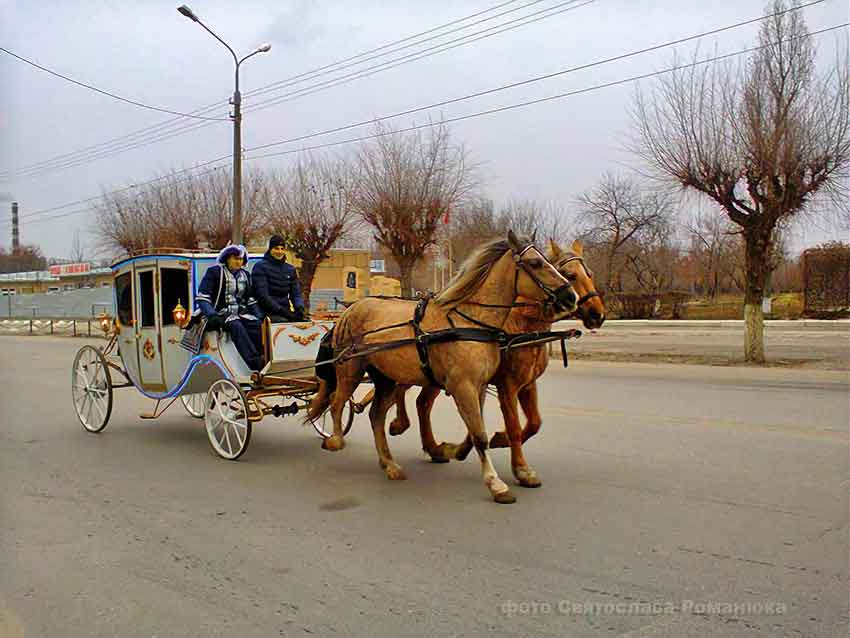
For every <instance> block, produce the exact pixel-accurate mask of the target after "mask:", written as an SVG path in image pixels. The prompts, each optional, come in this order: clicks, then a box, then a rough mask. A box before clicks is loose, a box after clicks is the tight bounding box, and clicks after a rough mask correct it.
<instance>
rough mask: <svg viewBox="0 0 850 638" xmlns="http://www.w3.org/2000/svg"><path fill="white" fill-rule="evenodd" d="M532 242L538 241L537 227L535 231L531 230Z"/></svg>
mask: <svg viewBox="0 0 850 638" xmlns="http://www.w3.org/2000/svg"><path fill="white" fill-rule="evenodd" d="M531 243H532V244H536V243H537V229H536V228H535V229H534V230H533V231H531Z"/></svg>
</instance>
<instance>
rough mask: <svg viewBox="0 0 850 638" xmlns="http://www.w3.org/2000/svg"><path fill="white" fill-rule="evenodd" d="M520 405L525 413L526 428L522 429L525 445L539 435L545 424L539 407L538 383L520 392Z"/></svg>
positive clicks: (530, 384)
mask: <svg viewBox="0 0 850 638" xmlns="http://www.w3.org/2000/svg"><path fill="white" fill-rule="evenodd" d="M519 404H520V406H522V411H523V412H524V413H525V427H524V428H523V429H522V442H523V443H525V442H526V441H528V439H530V438H531V437H533V436H534V435H535V434H537V432H538V431H539V430H540V425H541V424H542V423H543V419H541V418H540V409H539V407H538V405H537V383H529V384H528V385H527V386H525V387H524V388H523V389H522V390H520V391H519Z"/></svg>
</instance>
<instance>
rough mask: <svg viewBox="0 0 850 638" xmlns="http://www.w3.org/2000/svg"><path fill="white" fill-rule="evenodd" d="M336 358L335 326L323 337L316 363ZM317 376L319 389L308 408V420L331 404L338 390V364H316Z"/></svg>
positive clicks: (311, 419)
mask: <svg viewBox="0 0 850 638" xmlns="http://www.w3.org/2000/svg"><path fill="white" fill-rule="evenodd" d="M333 358H334V347H333V328H331V330H330V331H329V332H327V333H326V334H325V336H323V337H322V341H321V343H320V344H319V352H318V354H316V363H317V364H319V363H322V362H325V361H330V360H332V359H333ZM316 376H317V377H318V378H319V391H318V392H316V394H315V395H314V396H313V398H312V399H311V400H310V406H309V407H308V408H307V418H306V421H315V420H316V419H318V418H319V417H320V416H322V415H323V414H324V413H325V412H327V411H328V408H330V406H331V397H332V396H333V393H334V392H335V391H336V365H335V364H333V363H325V364H324V365H317V366H316Z"/></svg>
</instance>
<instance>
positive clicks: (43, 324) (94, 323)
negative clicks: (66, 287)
mask: <svg viewBox="0 0 850 638" xmlns="http://www.w3.org/2000/svg"><path fill="white" fill-rule="evenodd" d="M0 334H4V335H32V336H35V335H56V336H65V337H103V336H104V334H103V331H102V330H101V328H100V320H99V319H96V318H92V317H71V318H68V317H60V318H47V317H45V318H41V319H37V318H31V319H0Z"/></svg>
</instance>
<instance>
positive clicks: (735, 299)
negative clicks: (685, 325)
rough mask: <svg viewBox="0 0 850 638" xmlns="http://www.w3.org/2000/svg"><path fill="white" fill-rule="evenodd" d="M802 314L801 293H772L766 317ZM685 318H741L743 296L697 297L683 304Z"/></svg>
mask: <svg viewBox="0 0 850 638" xmlns="http://www.w3.org/2000/svg"><path fill="white" fill-rule="evenodd" d="M802 316H803V294H802V293H799V292H783V293H778V294H775V295H773V304H772V308H771V313H770V314H769V315H767V318H768V319H799V318H801V317H802ZM684 318H685V319H715V320H717V319H743V318H744V296H743V295H721V296H720V297H718V299H717V300H713V299H698V300H695V301H692V302H690V303H688V304H686V305H685V312H684Z"/></svg>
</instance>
